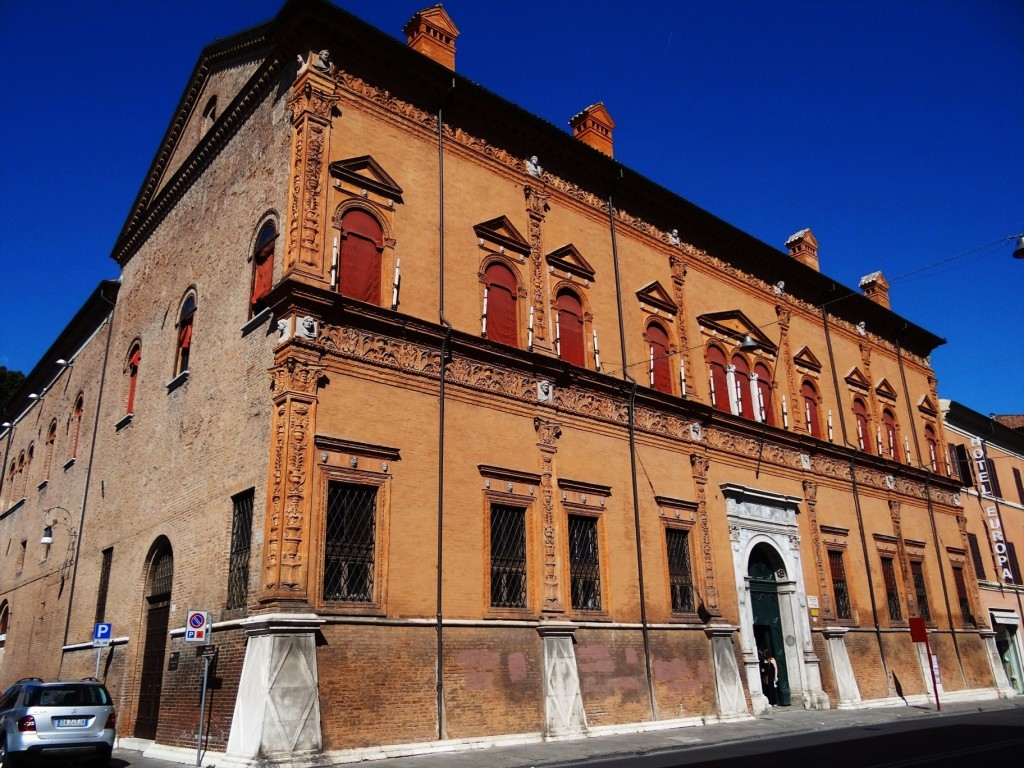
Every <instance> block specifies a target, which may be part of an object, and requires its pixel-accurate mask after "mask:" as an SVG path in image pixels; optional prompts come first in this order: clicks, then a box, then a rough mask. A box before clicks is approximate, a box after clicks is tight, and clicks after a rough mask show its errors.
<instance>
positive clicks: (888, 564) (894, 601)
mask: <svg viewBox="0 0 1024 768" xmlns="http://www.w3.org/2000/svg"><path fill="white" fill-rule="evenodd" d="M882 581H883V582H884V583H885V602H886V603H887V604H888V606H889V620H890V621H902V620H903V612H902V611H901V610H900V591H899V589H897V587H896V568H895V566H894V565H893V563H892V558H891V557H883V558H882Z"/></svg>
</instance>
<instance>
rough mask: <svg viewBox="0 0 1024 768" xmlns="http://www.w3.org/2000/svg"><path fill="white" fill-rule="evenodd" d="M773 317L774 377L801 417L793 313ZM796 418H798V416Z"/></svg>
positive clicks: (779, 309)
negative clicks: (782, 376)
mask: <svg viewBox="0 0 1024 768" xmlns="http://www.w3.org/2000/svg"><path fill="white" fill-rule="evenodd" d="M775 315H776V317H778V318H779V329H780V332H779V357H778V359H777V360H776V361H775V370H776V376H777V375H778V367H779V366H780V365H781V366H782V367H783V370H785V372H786V396H787V397H788V398H789V402H790V406H789V407H790V408H791V409H792V410H793V412H794V413H795V414H801V416H802V414H803V408H797V407H796V404H797V403H799V402H800V401H799V400H798V399H797V387H796V370H795V368H794V365H793V352H792V349H791V348H790V343H789V323H790V320H791V319H792V317H793V313H792V312H790V311H789V310H788V309H786V308H785V307H783V306H776V307H775ZM773 395H774V393H773ZM798 418H800V417H799V416H798ZM801 420H803V419H801ZM806 426H807V425H806V424H805V425H804V427H805V428H806ZM822 594H824V593H822Z"/></svg>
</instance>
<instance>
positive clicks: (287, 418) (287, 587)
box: [260, 357, 324, 601]
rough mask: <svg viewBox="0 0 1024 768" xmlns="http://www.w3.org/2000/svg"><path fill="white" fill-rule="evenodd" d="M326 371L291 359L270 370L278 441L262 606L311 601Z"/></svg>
mask: <svg viewBox="0 0 1024 768" xmlns="http://www.w3.org/2000/svg"><path fill="white" fill-rule="evenodd" d="M323 371H324V367H323V366H319V365H312V364H310V363H309V362H307V361H305V360H299V359H297V358H295V357H289V358H288V359H286V360H284V361H283V362H282V363H281V364H279V365H277V366H275V367H274V368H272V369H270V375H271V379H272V381H273V383H274V426H273V432H272V434H273V436H274V441H273V444H272V446H271V477H270V492H269V493H268V494H267V499H268V502H267V503H268V508H267V514H266V519H265V527H264V540H265V541H266V545H265V547H264V556H263V579H262V581H261V587H262V588H261V594H260V599H261V600H262V601H270V600H275V599H284V600H289V601H292V600H307V599H308V597H309V592H308V590H309V575H310V574H309V539H310V530H309V527H310V523H309V516H310V507H311V504H312V500H311V493H310V486H311V473H312V461H311V451H312V435H313V433H314V431H315V424H316V402H317V399H316V390H317V383H318V382H319V380H320V378H321V377H322V376H323Z"/></svg>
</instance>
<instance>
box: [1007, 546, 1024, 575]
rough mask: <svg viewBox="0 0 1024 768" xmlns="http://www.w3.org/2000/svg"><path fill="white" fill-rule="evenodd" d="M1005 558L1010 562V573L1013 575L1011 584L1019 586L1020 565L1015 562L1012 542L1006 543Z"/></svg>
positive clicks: (1015, 553)
mask: <svg viewBox="0 0 1024 768" xmlns="http://www.w3.org/2000/svg"><path fill="white" fill-rule="evenodd" d="M1006 558H1007V559H1008V560H1009V561H1010V562H1009V566H1010V573H1012V574H1013V583H1014V584H1018V585H1019V584H1021V583H1022V582H1021V577H1020V563H1019V562H1017V548H1016V547H1015V546H1014V545H1013V542H1012V541H1008V542H1006Z"/></svg>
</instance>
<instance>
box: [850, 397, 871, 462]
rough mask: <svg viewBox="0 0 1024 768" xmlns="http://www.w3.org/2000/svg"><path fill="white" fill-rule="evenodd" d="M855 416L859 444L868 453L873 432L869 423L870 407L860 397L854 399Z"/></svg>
mask: <svg viewBox="0 0 1024 768" xmlns="http://www.w3.org/2000/svg"><path fill="white" fill-rule="evenodd" d="M853 418H854V421H855V422H856V426H857V446H858V447H859V448H860V449H861V450H862V451H865V452H867V453H873V451H872V450H871V432H870V429H869V427H870V425H869V424H868V409H867V406H865V405H864V401H863V400H861V399H860V398H859V397H855V398H854V399H853Z"/></svg>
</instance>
